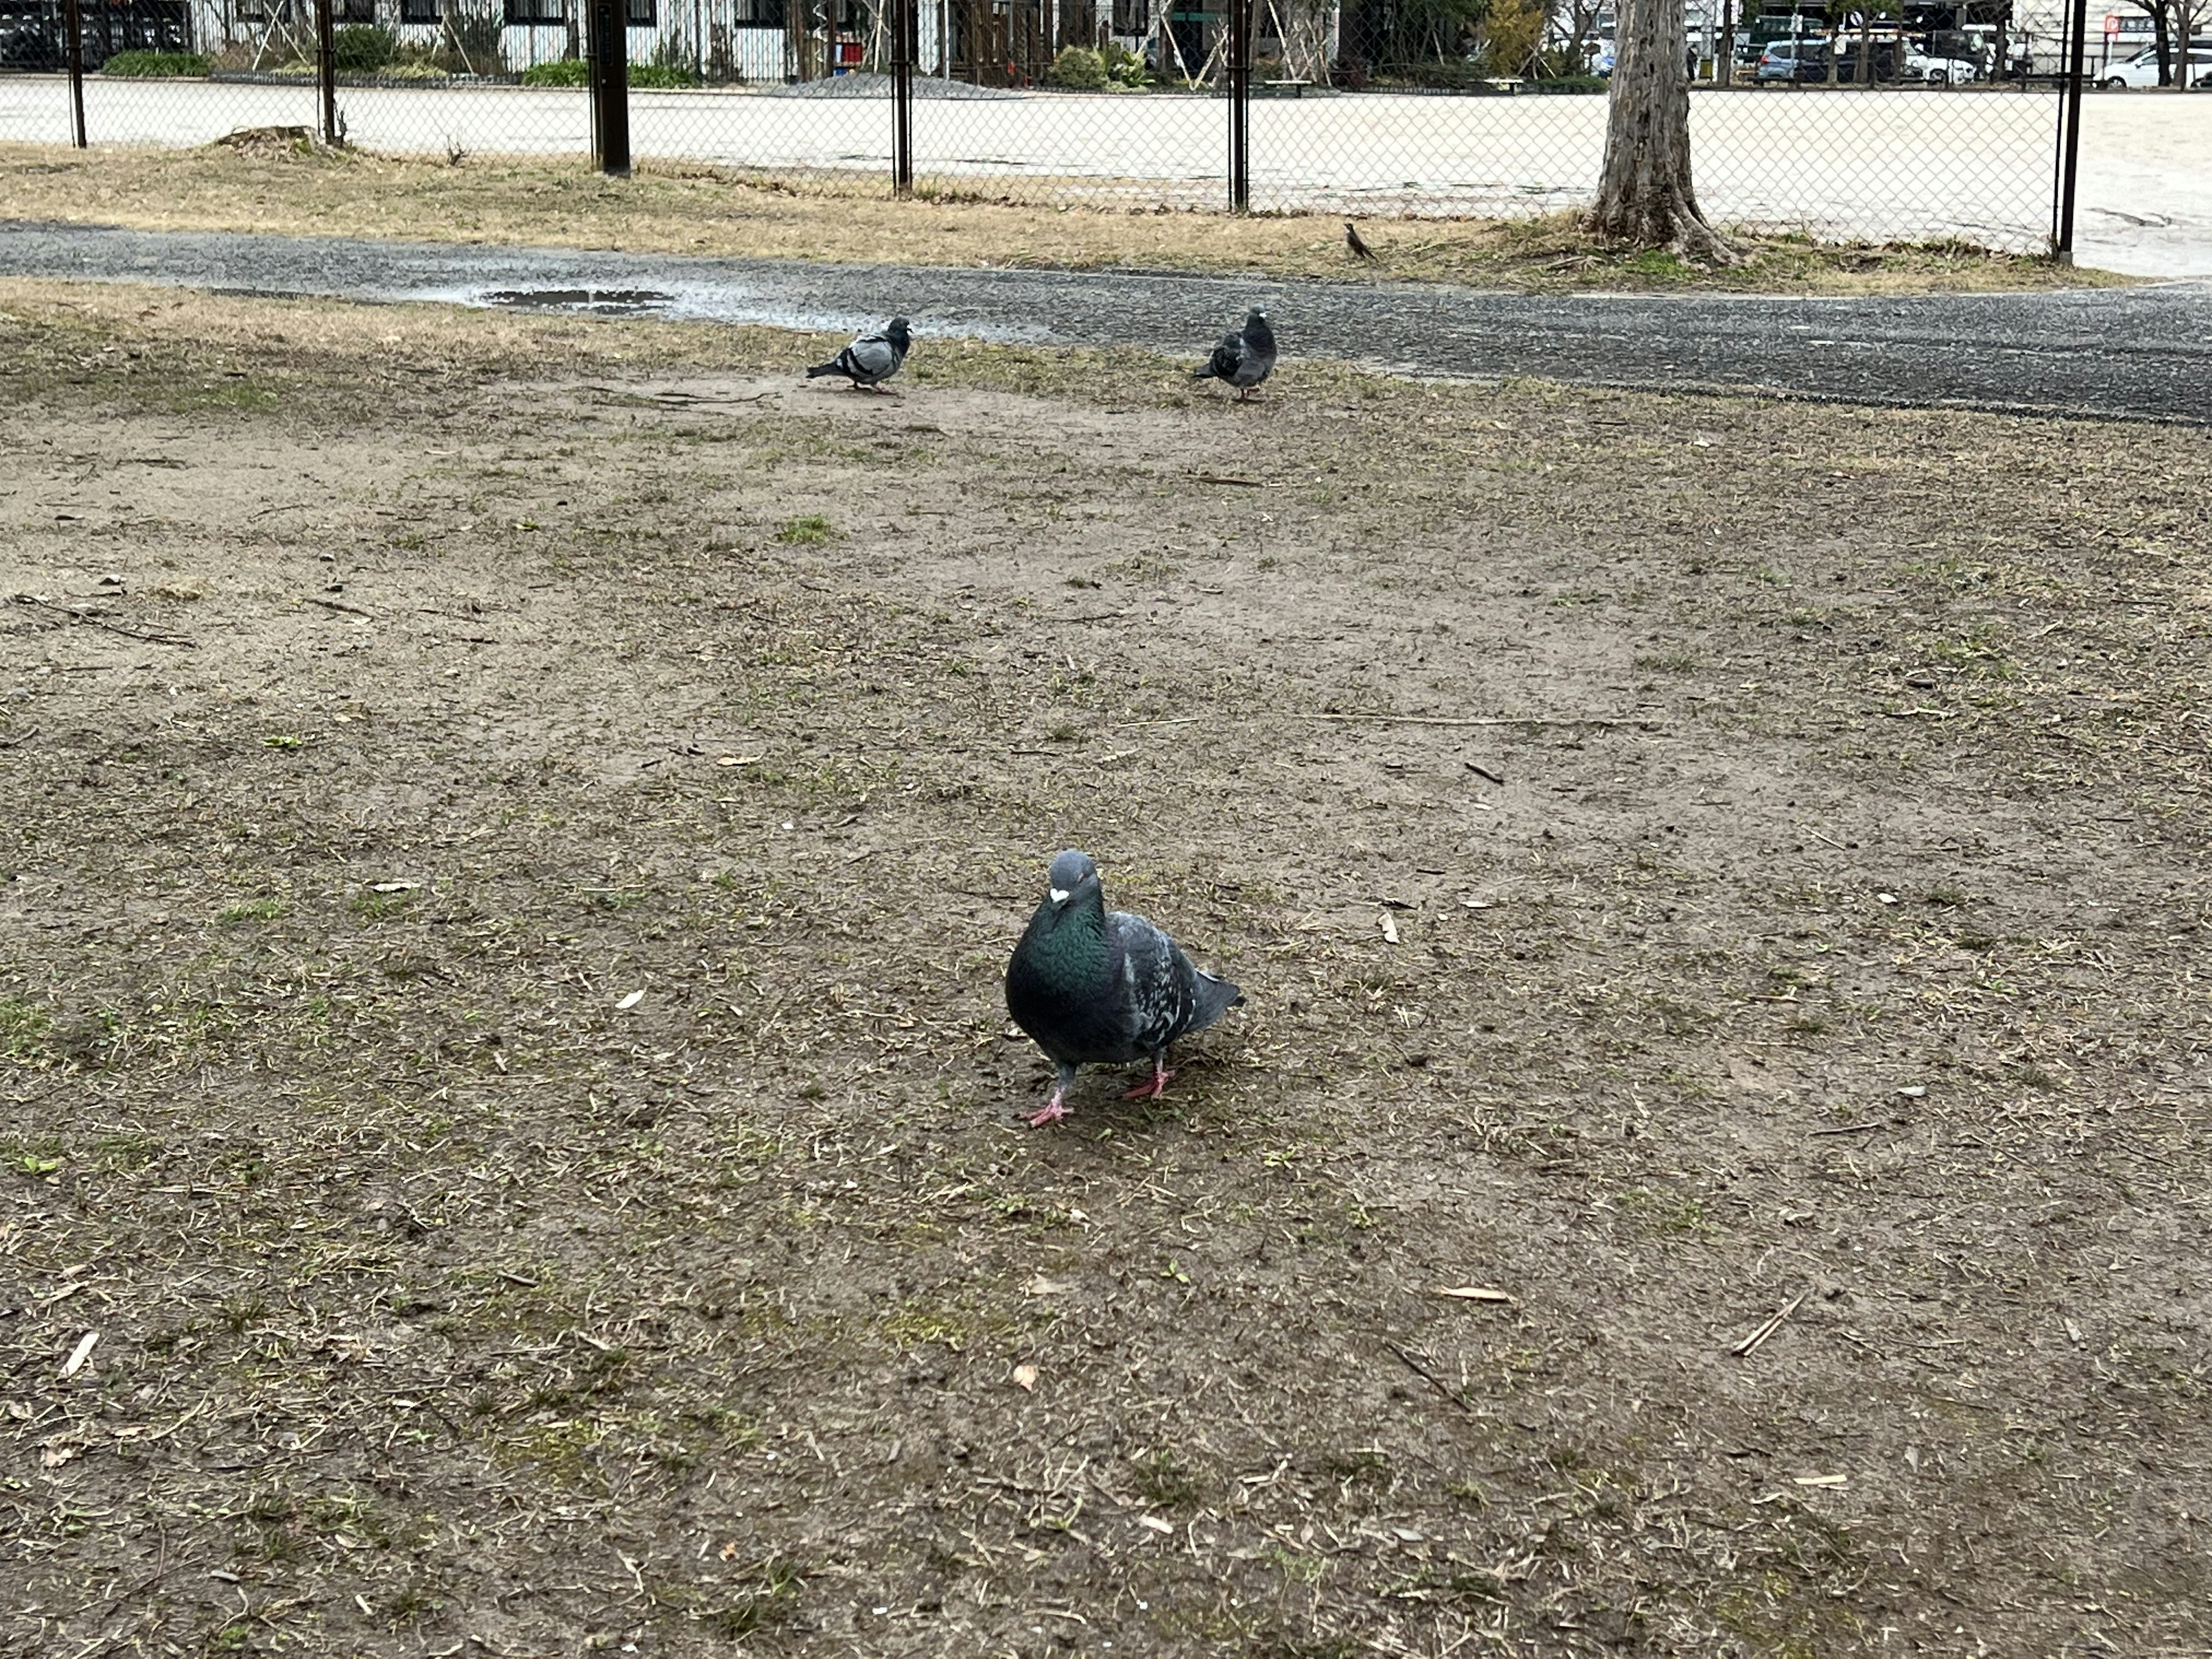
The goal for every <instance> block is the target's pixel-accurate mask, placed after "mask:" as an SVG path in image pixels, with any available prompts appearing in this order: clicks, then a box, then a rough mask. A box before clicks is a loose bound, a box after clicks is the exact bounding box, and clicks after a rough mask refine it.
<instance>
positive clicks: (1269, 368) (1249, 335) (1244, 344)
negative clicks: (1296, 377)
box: [1191, 306, 1275, 404]
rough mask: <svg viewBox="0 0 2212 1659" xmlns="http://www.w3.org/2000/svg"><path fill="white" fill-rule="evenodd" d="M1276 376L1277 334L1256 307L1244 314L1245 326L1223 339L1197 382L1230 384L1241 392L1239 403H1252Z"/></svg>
mask: <svg viewBox="0 0 2212 1659" xmlns="http://www.w3.org/2000/svg"><path fill="white" fill-rule="evenodd" d="M1274 372H1275V332H1274V331H1273V329H1271V328H1269V327H1268V326H1267V313H1266V312H1264V311H1262V310H1261V309H1260V307H1257V306H1254V307H1252V309H1251V310H1249V311H1248V312H1246V313H1244V326H1243V328H1241V329H1238V330H1237V331H1236V332H1234V333H1232V334H1225V335H1223V336H1222V337H1221V343H1220V344H1219V345H1218V346H1216V347H1214V348H1213V356H1211V357H1209V358H1207V359H1206V367H1205V368H1201V369H1200V370H1199V371H1198V373H1197V374H1194V375H1192V376H1191V379H1193V380H1226V381H1227V382H1228V383H1229V384H1230V385H1231V386H1235V387H1236V388H1237V402H1238V403H1240V404H1241V403H1249V402H1250V401H1251V398H1252V392H1253V389H1254V388H1255V387H1256V386H1258V385H1259V384H1260V382H1261V381H1262V380H1266V379H1267V377H1268V376H1269V375H1270V374H1273V373H1274Z"/></svg>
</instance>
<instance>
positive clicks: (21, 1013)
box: [0, 997, 54, 1061]
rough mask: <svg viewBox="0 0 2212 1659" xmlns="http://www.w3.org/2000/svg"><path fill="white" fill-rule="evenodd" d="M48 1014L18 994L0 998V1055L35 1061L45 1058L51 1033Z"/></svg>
mask: <svg viewBox="0 0 2212 1659" xmlns="http://www.w3.org/2000/svg"><path fill="white" fill-rule="evenodd" d="M53 1030H54V1022H53V1018H52V1015H50V1014H48V1013H47V1012H46V1010H45V1009H43V1008H41V1007H39V1006H36V1005H35V1004H33V1003H28V1002H25V1001H24V1000H22V999H21V998H20V997H0V1055H5V1056H6V1057H7V1058H8V1059H9V1060H25V1061H35V1060H44V1059H46V1055H47V1044H48V1039H49V1038H50V1037H52V1035H53Z"/></svg>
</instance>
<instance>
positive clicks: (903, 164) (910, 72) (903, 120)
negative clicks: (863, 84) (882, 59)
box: [891, 0, 918, 197]
mask: <svg viewBox="0 0 2212 1659" xmlns="http://www.w3.org/2000/svg"><path fill="white" fill-rule="evenodd" d="M917 3H918V0H891V5H892V7H893V12H892V27H891V54H892V55H891V193H892V194H893V195H894V196H899V197H907V196H911V195H913V194H914V37H915V5H916V4H917Z"/></svg>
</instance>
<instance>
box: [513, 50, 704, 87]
mask: <svg viewBox="0 0 2212 1659" xmlns="http://www.w3.org/2000/svg"><path fill="white" fill-rule="evenodd" d="M590 78H591V67H590V65H588V64H586V63H585V62H584V60H583V59H582V58H562V59H561V60H560V62H558V63H556V64H532V65H531V66H530V67H529V68H528V69H526V70H523V71H522V84H523V85H524V86H526V87H580V86H582V85H584V84H585V83H586V82H588V81H589V80H590ZM629 83H630V85H632V86H634V87H644V88H647V89H651V88H669V87H696V86H697V85H698V84H699V77H698V76H696V75H694V74H692V73H691V71H690V70H687V69H678V68H677V67H676V66H675V65H673V64H631V65H630V66H629Z"/></svg>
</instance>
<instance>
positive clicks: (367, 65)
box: [331, 23, 399, 75]
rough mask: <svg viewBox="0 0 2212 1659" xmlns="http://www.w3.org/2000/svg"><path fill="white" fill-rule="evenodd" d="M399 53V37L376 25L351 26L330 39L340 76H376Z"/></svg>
mask: <svg viewBox="0 0 2212 1659" xmlns="http://www.w3.org/2000/svg"><path fill="white" fill-rule="evenodd" d="M398 53H399V40H398V36H396V35H395V34H393V33H392V31H391V30H390V29H386V28H379V27H377V26H376V25H375V24H374V23H348V24H347V25H346V26H345V27H343V28H342V29H340V30H339V31H338V32H337V33H336V34H334V35H332V36H331V62H333V63H334V64H337V70H338V73H339V74H341V75H374V74H375V73H376V71H377V70H380V69H382V68H383V67H384V66H385V65H386V64H388V63H390V62H391V61H392V59H393V58H395V57H397V56H398Z"/></svg>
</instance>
